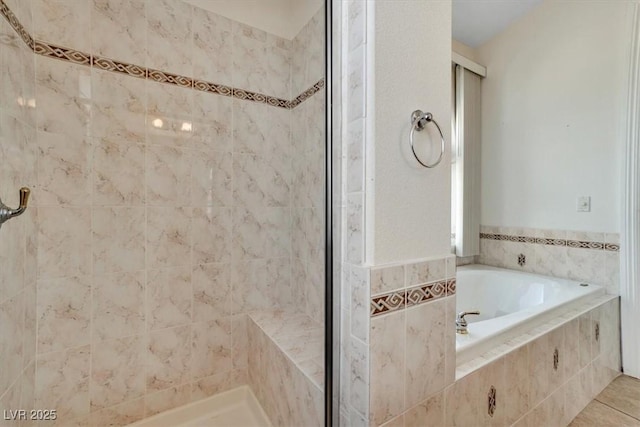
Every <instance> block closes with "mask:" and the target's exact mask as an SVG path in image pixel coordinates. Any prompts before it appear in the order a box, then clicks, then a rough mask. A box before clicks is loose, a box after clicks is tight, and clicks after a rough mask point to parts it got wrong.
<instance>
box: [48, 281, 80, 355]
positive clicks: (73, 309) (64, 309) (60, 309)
mask: <svg viewBox="0 0 640 427" xmlns="http://www.w3.org/2000/svg"><path fill="white" fill-rule="evenodd" d="M37 295H38V296H37V298H38V309H37V313H38V347H37V348H38V353H39V354H43V353H48V352H51V351H60V350H65V349H69V348H74V347H79V346H82V345H85V344H89V341H90V337H91V277H89V276H80V277H70V278H64V279H50V280H41V281H38V289H37ZM87 351H88V350H87Z"/></svg>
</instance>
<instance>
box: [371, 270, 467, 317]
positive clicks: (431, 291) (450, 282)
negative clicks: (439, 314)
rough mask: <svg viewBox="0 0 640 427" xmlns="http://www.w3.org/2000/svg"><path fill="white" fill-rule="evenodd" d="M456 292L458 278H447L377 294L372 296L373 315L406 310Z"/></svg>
mask: <svg viewBox="0 0 640 427" xmlns="http://www.w3.org/2000/svg"><path fill="white" fill-rule="evenodd" d="M455 293H456V279H447V280H438V281H436V282H432V283H427V284H426V285H419V286H414V287H412V288H408V289H400V290H397V291H394V292H389V293H386V294H383V295H376V296H373V297H371V317H376V316H380V315H383V314H388V313H393V312H396V311H400V310H404V309H405V308H409V307H413V306H416V305H420V304H424V303H426V302H431V301H434V300H436V299H440V298H444V297H447V296H451V295H455Z"/></svg>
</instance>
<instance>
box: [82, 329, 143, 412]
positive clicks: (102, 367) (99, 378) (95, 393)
mask: <svg viewBox="0 0 640 427" xmlns="http://www.w3.org/2000/svg"><path fill="white" fill-rule="evenodd" d="M145 344H146V343H145V339H144V336H142V335H137V336H133V337H127V338H120V339H115V340H107V341H103V342H101V343H99V344H94V345H93V346H92V349H91V383H90V387H89V390H90V398H91V410H92V411H95V410H99V409H102V408H107V407H110V406H114V405H117V404H120V403H123V402H126V401H128V400H133V399H136V398H138V397H140V396H143V395H144V393H145V387H146V384H145V376H144V357H145Z"/></svg>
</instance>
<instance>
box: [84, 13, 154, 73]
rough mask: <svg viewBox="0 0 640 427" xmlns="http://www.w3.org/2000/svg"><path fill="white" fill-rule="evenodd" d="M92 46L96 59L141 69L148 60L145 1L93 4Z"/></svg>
mask: <svg viewBox="0 0 640 427" xmlns="http://www.w3.org/2000/svg"><path fill="white" fill-rule="evenodd" d="M92 3H93V5H92V6H93V10H92V11H91V12H92V13H91V18H92V21H91V25H92V27H93V31H91V45H92V50H93V52H95V53H96V54H97V55H100V56H104V57H109V58H114V59H118V60H120V61H124V62H129V63H133V64H138V65H145V64H144V63H141V62H142V61H141V59H142V58H145V56H146V47H147V32H146V25H145V24H146V22H145V18H146V13H147V11H146V7H145V6H146V2H145V0H132V1H126V0H93V1H92Z"/></svg>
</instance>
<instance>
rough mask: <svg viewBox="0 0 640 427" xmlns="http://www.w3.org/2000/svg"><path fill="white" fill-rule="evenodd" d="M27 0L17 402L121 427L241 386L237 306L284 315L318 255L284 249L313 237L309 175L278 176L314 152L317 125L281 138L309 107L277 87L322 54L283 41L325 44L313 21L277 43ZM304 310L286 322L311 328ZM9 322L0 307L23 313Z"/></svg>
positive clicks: (169, 5) (164, 8) (230, 28)
mask: <svg viewBox="0 0 640 427" xmlns="http://www.w3.org/2000/svg"><path fill="white" fill-rule="evenodd" d="M26 4H32V8H33V13H32V15H33V25H32V26H29V25H28V24H29V22H30V21H29V20H28V19H24V17H27V16H28V15H29V13H25V14H23V16H22V17H20V18H21V19H20V21H21V22H22V23H23V25H25V26H27V29H28V30H31V32H32V34H33V36H34V38H35V39H36V40H37V41H42V42H44V43H39V44H38V42H36V44H35V51H36V53H38V54H39V55H35V91H34V92H35V95H31V96H30V97H27V98H28V99H32V98H33V99H35V102H36V104H37V108H35V109H34V111H35V113H32V114H34V115H35V120H32V122H33V126H34V127H35V130H37V142H36V138H32V139H30V140H29V141H30V142H31V143H32V144H31V145H30V147H33V148H32V149H33V151H34V153H33V154H32V157H33V158H35V160H32V161H31V162H26V161H27V160H28V159H29V157H28V156H24V159H25V162H26V163H27V164H25V165H24V166H25V170H28V167H29V166H33V165H37V173H35V172H34V173H35V177H34V178H33V179H32V180H31V181H29V180H28V179H27V178H26V177H25V178H23V177H21V176H16V177H15V178H14V179H13V181H11V183H12V184H11V185H12V186H14V184H13V183H14V182H15V181H20V182H19V183H15V188H11V189H10V191H11V193H10V194H13V193H16V192H17V188H19V186H21V185H30V186H32V187H33V190H34V192H33V199H32V201H33V203H32V206H31V208H30V210H29V211H28V212H27V214H28V215H27V214H25V215H26V216H25V217H23V219H21V220H20V221H26V220H25V219H24V218H29V216H30V217H32V218H33V221H34V222H35V223H36V224H37V228H36V227H32V228H34V229H33V231H29V230H28V228H27V229H25V228H24V227H28V222H22V223H20V222H17V221H18V220H14V224H11V223H10V224H9V225H8V226H5V227H3V228H2V230H1V231H0V233H3V234H6V233H5V232H11V230H10V229H11V228H12V227H11V226H12V225H13V226H14V227H17V226H21V227H23V228H21V229H22V230H23V231H21V232H22V233H24V234H23V236H24V239H25V240H27V243H23V244H22V247H25V246H26V247H27V249H28V250H26V254H27V256H32V257H34V256H35V255H33V254H35V253H36V251H37V260H36V259H34V260H33V262H31V263H27V268H25V269H24V271H25V272H26V273H25V274H23V273H22V272H21V271H18V272H16V273H15V274H14V275H13V276H15V277H24V278H25V279H24V280H25V282H27V279H28V278H29V277H30V276H33V280H32V282H33V284H32V285H31V288H29V286H26V287H24V286H22V287H21V288H20V289H21V293H19V294H16V295H18V296H17V297H19V298H20V299H24V300H28V299H29V298H28V296H29V295H31V298H32V299H33V295H34V294H35V292H36V289H35V288H36V286H37V351H34V350H26V351H25V352H24V354H30V353H29V352H31V353H36V366H37V369H36V374H35V404H34V405H35V407H38V408H56V409H57V410H58V414H59V415H58V416H59V418H60V420H62V422H63V423H64V424H65V425H68V424H69V423H70V420H72V419H75V420H77V421H78V422H81V421H83V420H86V419H87V417H89V418H90V419H91V420H92V422H98V423H105V422H116V423H125V422H130V421H132V420H135V419H138V418H141V417H143V416H149V415H152V414H154V413H156V412H159V411H162V410H165V409H168V408H171V407H174V406H177V405H180V404H183V403H186V402H188V401H191V400H195V399H199V398H201V397H204V396H207V395H210V394H212V393H215V392H218V391H220V390H223V389H225V388H228V387H231V386H234V385H237V384H241V383H244V382H245V381H246V330H245V325H246V316H245V315H244V313H246V312H247V311H249V310H254V309H272V308H285V309H287V308H288V309H302V308H301V307H299V305H298V304H300V302H301V301H305V299H303V298H312V297H313V295H315V294H317V290H316V288H317V286H316V285H315V284H314V285H310V286H307V284H308V283H309V282H306V281H305V282H302V281H298V280H296V281H292V280H291V276H292V271H293V272H294V273H295V272H296V271H299V270H300V269H301V268H297V269H296V267H295V266H296V265H301V264H302V265H304V270H305V272H306V271H313V268H314V267H313V266H310V265H311V264H313V262H312V257H313V256H315V255H316V254H321V248H318V247H317V242H316V241H315V240H313V239H311V241H309V242H308V241H304V242H300V239H298V240H296V239H295V235H296V233H299V234H300V235H305V236H309V235H311V236H315V234H313V233H312V232H311V231H313V230H317V229H320V230H322V225H320V226H318V225H317V224H316V223H315V222H314V221H316V220H321V218H322V217H321V216H320V217H315V216H314V212H313V210H314V208H317V207H318V205H317V204H314V203H317V199H315V198H313V199H312V200H301V199H300V198H296V196H295V195H296V194H299V195H300V196H301V195H303V194H304V195H306V194H307V193H309V194H317V193H318V191H319V190H317V187H316V186H317V185H319V186H320V188H322V178H323V177H322V176H321V175H320V176H319V177H317V176H316V175H314V176H313V177H307V176H306V174H305V173H304V172H307V171H308V170H309V169H295V167H294V165H293V162H294V161H295V160H294V157H293V154H294V147H295V149H296V150H297V149H299V148H301V147H303V146H304V147H305V148H304V149H302V153H304V154H305V155H307V156H308V157H305V159H304V161H307V162H309V163H311V162H316V161H317V156H318V150H316V149H315V148H313V149H312V147H311V146H310V144H308V143H307V142H308V141H311V140H312V141H314V142H317V141H320V142H323V138H322V137H321V136H319V135H318V134H317V132H318V131H323V127H322V124H321V123H319V122H318V121H317V120H312V121H311V122H309V121H307V122H306V123H307V126H308V127H307V128H305V130H304V134H299V136H297V137H295V138H294V139H292V138H291V133H292V127H291V118H292V111H291V108H292V107H295V106H297V107H298V108H300V107H304V108H306V112H305V113H304V116H303V117H307V118H309V117H311V116H312V115H317V111H319V110H321V109H322V108H323V105H324V104H323V102H324V96H323V93H318V92H322V91H321V88H322V84H317V82H318V80H316V81H315V82H313V83H311V84H309V86H308V87H305V88H304V90H307V89H309V88H310V87H311V88H312V90H311V91H309V92H307V94H306V95H304V96H302V97H297V96H298V95H300V92H298V93H296V92H294V87H295V90H298V89H299V88H300V87H303V86H302V85H304V84H307V82H309V81H310V79H311V78H312V76H313V75H314V72H313V71H315V70H316V63H314V61H317V58H318V57H320V58H323V54H322V53H317V52H315V51H312V50H311V47H313V46H315V45H310V46H304V47H303V48H301V47H300V45H301V44H303V43H304V42H302V41H300V40H303V39H304V40H305V41H309V42H311V41H315V40H323V37H322V33H320V34H319V35H318V34H316V33H314V32H313V31H318V29H317V28H319V29H320V30H322V27H321V26H318V25H316V26H315V27H313V26H312V25H310V26H308V27H307V28H311V27H313V28H314V30H310V29H307V30H303V31H306V35H305V36H304V37H306V38H304V37H303V36H302V35H301V36H300V39H297V40H298V41H297V42H296V41H295V40H294V41H290V40H285V39H281V38H278V37H276V36H273V35H271V34H267V33H265V32H263V31H260V30H257V29H255V28H251V27H248V26H245V25H243V24H239V23H237V22H233V21H230V20H228V19H226V18H223V17H221V16H218V15H215V14H212V13H209V12H206V11H203V10H201V9H198V8H194V7H191V6H188V5H186V4H185V3H183V2H181V1H178V0H166V1H120V0H93V1H83V2H80V1H73V0H69V1H66V0H33V1H32V2H30V3H29V2H20V3H19V5H18V4H16V5H15V7H12V4H11V3H9V6H10V7H12V10H13V9H15V8H17V9H16V12H18V11H21V10H23V9H25V8H26ZM312 22H316V23H317V22H322V18H318V17H316V18H314V20H313V21H312ZM5 24H6V22H5V21H3V25H5ZM3 28H4V27H3ZM7 28H8V27H7ZM12 36H14V37H15V33H12ZM17 40H18V41H20V40H19V39H17ZM18 45H19V44H18ZM4 46H5V45H4V44H3V49H4ZM61 46H62V47H61ZM24 47H26V46H23V48H24ZM296 47H297V48H298V51H299V52H302V53H303V57H302V59H300V58H299V57H297V56H296V54H295V50H296ZM24 56H25V57H26V58H28V59H33V57H34V56H33V55H32V54H31V52H29V51H28V50H27V51H26V52H25V54H24ZM53 58H58V59H62V60H57V59H53ZM296 61H297V62H296ZM134 64H135V65H134ZM3 66H4V63H3ZM296 66H299V67H303V68H304V70H305V78H304V79H301V80H300V81H297V80H295V79H292V74H291V71H292V69H293V70H294V72H295V69H296ZM105 69H107V70H105ZM307 70H308V71H309V73H308V74H306V71H307ZM318 71H319V73H318V74H317V75H316V76H317V78H318V79H320V78H321V77H322V74H323V73H322V69H320V70H318ZM14 75H16V76H18V77H17V78H19V76H21V75H29V73H22V72H21V73H17V74H16V73H14ZM31 75H33V72H31ZM192 78H195V79H198V81H197V82H196V83H192V80H191V79H192ZM5 80H6V79H5ZM207 82H214V83H213V84H212V83H207ZM314 85H315V88H314ZM26 86H27V85H26V82H25V87H26ZM185 86H186V87H185ZM230 86H233V87H235V88H239V89H241V90H238V89H235V90H232V89H231V88H230ZM194 89H196V90H194ZM231 91H233V92H231ZM251 91H253V92H251ZM212 92H213V93H212ZM231 93H233V96H229V95H231ZM221 95H226V96H221ZM264 95H267V96H266V97H265V96H264ZM309 96H311V99H307V98H309ZM296 97H297V98H296ZM3 99H5V97H4V95H3ZM6 99H9V98H6ZM305 99H306V101H304V100H305ZM288 100H292V101H288ZM256 101H257V102H256ZM302 101H304V102H302ZM300 102H302V103H301V104H300ZM307 103H309V105H307ZM312 103H313V105H312ZM298 104H300V105H298ZM293 112H296V110H293ZM318 116H319V117H322V115H321V114H320V115H318ZM18 118H21V117H18ZM23 121H24V122H25V124H28V123H29V122H28V121H27V120H26V119H25V120H23ZM24 127H25V128H27V127H26V126H24ZM3 128H5V127H4V126H3ZM7 129H9V127H7ZM25 133H26V132H25ZM32 133H33V132H32ZM25 138H26V137H25ZM5 145H6V144H3V148H4V146H5ZM28 148H29V147H27V148H25V149H28ZM321 154H322V149H321V148H320V155H321ZM313 156H316V157H313ZM21 158H22V157H21ZM302 164H303V165H304V163H302ZM296 173H297V175H296ZM318 180H319V182H318ZM23 181H25V182H23ZM5 182H8V181H6V180H3V188H2V190H3V194H2V196H4V195H5V194H6V192H7V191H9V190H7V189H5V187H4V185H5V184H4V183H5ZM294 183H295V184H294ZM303 183H304V184H305V185H307V187H304V188H298V187H297V185H298V184H300V185H302V184H303ZM7 185H8V184H7ZM16 194H17V193H16ZM5 197H6V196H5ZM7 201H11V199H7ZM294 207H295V208H299V211H300V212H297V211H296V210H295V209H294ZM307 211H308V212H307ZM307 213H308V215H307ZM296 215H298V216H296ZM298 217H300V218H302V219H301V220H300V221H298V223H296V220H295V218H298ZM16 222H17V224H16ZM21 224H22V225H21ZM296 224H297V227H298V228H297V231H295V227H296ZM292 225H293V227H292ZM13 232H15V233H17V232H18V231H13ZM16 239H18V237H16ZM296 242H298V243H296ZM296 244H297V245H298V247H300V248H303V249H299V252H298V253H299V254H302V255H300V256H296V255H295V253H294V252H295V248H296V246H295V245H296ZM305 245H307V246H305ZM310 247H313V248H314V249H313V251H312V250H311V249H309V250H307V248H310ZM23 253H24V252H23ZM292 255H294V257H296V258H298V259H304V262H300V263H296V262H294V263H292ZM318 256H321V255H318ZM18 261H19V260H18ZM320 262H321V261H320ZM3 264H4V263H3ZM8 265H13V264H12V263H9V264H8ZM18 265H19V264H18ZM312 274H313V273H312ZM13 276H12V277H13ZM2 283H9V282H8V281H3V282H2ZM320 286H321V285H320ZM16 289H17V288H16ZM22 289H24V291H22ZM14 294H15V292H14ZM2 298H3V301H4V300H5V298H4V294H3V295H2ZM9 301H11V302H13V299H11V300H9ZM318 305H320V306H321V302H317V303H316V304H308V305H306V306H305V307H304V310H305V311H309V312H311V313H313V314H314V315H315V317H316V318H317V319H318V320H321V319H320V318H319V315H318V309H317V306H318ZM34 308H35V307H34ZM12 310H14V311H15V308H13V307H12ZM21 310H22V309H21ZM31 311H33V310H31ZM320 312H321V310H320ZM21 313H24V314H21ZM21 313H13V312H11V314H12V315H16V316H23V315H26V316H27V319H28V316H29V315H31V316H32V317H35V315H36V314H35V313H32V314H31V313H30V312H29V310H25V311H23V312H21ZM25 325H27V327H28V326H29V325H35V321H30V322H29V321H28V322H26V323H25ZM26 329H28V328H26ZM26 329H25V330H26ZM27 332H28V331H27ZM6 336H9V337H10V336H13V335H11V334H5V333H4V331H3V333H2V337H3V339H4V337H6ZM24 336H25V337H26V338H25V340H27V341H28V337H29V334H28V333H26V334H25V335H24ZM31 347H33V345H32V346H31ZM25 348H28V345H25ZM20 354H22V352H21V353H20ZM4 360H5V359H4V358H3V362H4ZM29 360H30V359H29V358H28V357H27V358H26V360H25V361H24V362H22V363H24V366H25V367H29V366H31V372H33V363H31V364H29ZM7 363H9V362H7ZM11 363H14V362H11ZM15 363H17V362H15ZM12 366H14V365H12ZM15 366H17V364H16V365H15ZM20 366H21V367H22V364H21V365H20ZM3 372H7V371H5V370H4V369H3ZM26 372H27V373H29V372H30V371H29V370H28V369H27V371H26ZM25 378H28V377H25ZM27 382H28V381H27ZM23 389H24V390H25V393H27V395H28V393H29V388H28V387H23ZM14 401H15V399H14V400H12V406H11V407H15V405H14V404H13V402H14Z"/></svg>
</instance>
